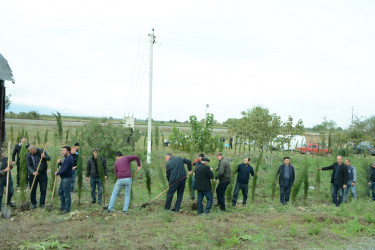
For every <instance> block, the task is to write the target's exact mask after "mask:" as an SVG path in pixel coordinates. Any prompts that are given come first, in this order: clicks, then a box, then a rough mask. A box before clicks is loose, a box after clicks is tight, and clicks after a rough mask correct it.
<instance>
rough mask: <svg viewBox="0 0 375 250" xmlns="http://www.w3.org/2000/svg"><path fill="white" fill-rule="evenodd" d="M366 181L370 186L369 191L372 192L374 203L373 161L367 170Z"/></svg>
mask: <svg viewBox="0 0 375 250" xmlns="http://www.w3.org/2000/svg"><path fill="white" fill-rule="evenodd" d="M366 174H367V181H368V185H369V186H370V190H369V195H370V191H371V192H372V200H373V201H375V161H374V162H373V163H371V165H370V167H369V168H368V170H367V173H366Z"/></svg>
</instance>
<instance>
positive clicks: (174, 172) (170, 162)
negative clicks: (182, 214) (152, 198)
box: [164, 153, 192, 212]
mask: <svg viewBox="0 0 375 250" xmlns="http://www.w3.org/2000/svg"><path fill="white" fill-rule="evenodd" d="M165 160H166V161H167V164H166V166H165V168H166V173H167V180H168V183H169V190H168V193H167V200H166V202H165V207H164V208H165V210H170V208H171V203H172V199H173V195H174V193H175V192H176V191H177V200H176V204H175V205H174V208H173V209H172V211H173V212H178V211H179V210H180V206H181V202H182V198H183V196H184V190H185V182H186V178H187V176H186V170H185V166H184V164H186V165H187V167H188V171H189V172H188V173H189V175H190V174H192V172H191V161H190V160H188V159H185V158H181V157H172V154H171V153H167V154H166V155H165Z"/></svg>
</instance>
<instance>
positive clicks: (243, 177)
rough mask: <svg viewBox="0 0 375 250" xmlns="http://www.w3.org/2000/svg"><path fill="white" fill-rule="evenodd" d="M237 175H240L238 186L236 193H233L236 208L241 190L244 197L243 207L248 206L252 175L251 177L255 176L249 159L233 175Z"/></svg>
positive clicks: (233, 203)
mask: <svg viewBox="0 0 375 250" xmlns="http://www.w3.org/2000/svg"><path fill="white" fill-rule="evenodd" d="M236 173H238V174H237V180H236V186H235V188H234V193H233V200H232V205H233V206H236V204H237V198H238V194H239V193H240V190H241V191H242V196H243V201H242V205H246V200H247V193H248V191H249V180H250V174H251V176H254V170H253V167H252V166H250V158H249V157H246V158H245V159H244V160H243V163H241V164H239V165H238V166H237V169H236V172H235V173H234V174H233V175H235V174H236Z"/></svg>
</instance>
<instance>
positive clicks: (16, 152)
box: [12, 143, 29, 165]
mask: <svg viewBox="0 0 375 250" xmlns="http://www.w3.org/2000/svg"><path fill="white" fill-rule="evenodd" d="M28 147H29V144H27V143H26V148H28ZM21 148H22V144H21V143H18V144H16V146H14V149H13V153H12V161H16V156H17V162H16V163H17V165H19V164H20V152H21Z"/></svg>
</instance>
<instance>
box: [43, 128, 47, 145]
mask: <svg viewBox="0 0 375 250" xmlns="http://www.w3.org/2000/svg"><path fill="white" fill-rule="evenodd" d="M47 142H48V128H46V132H44V144H46V143H47Z"/></svg>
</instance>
